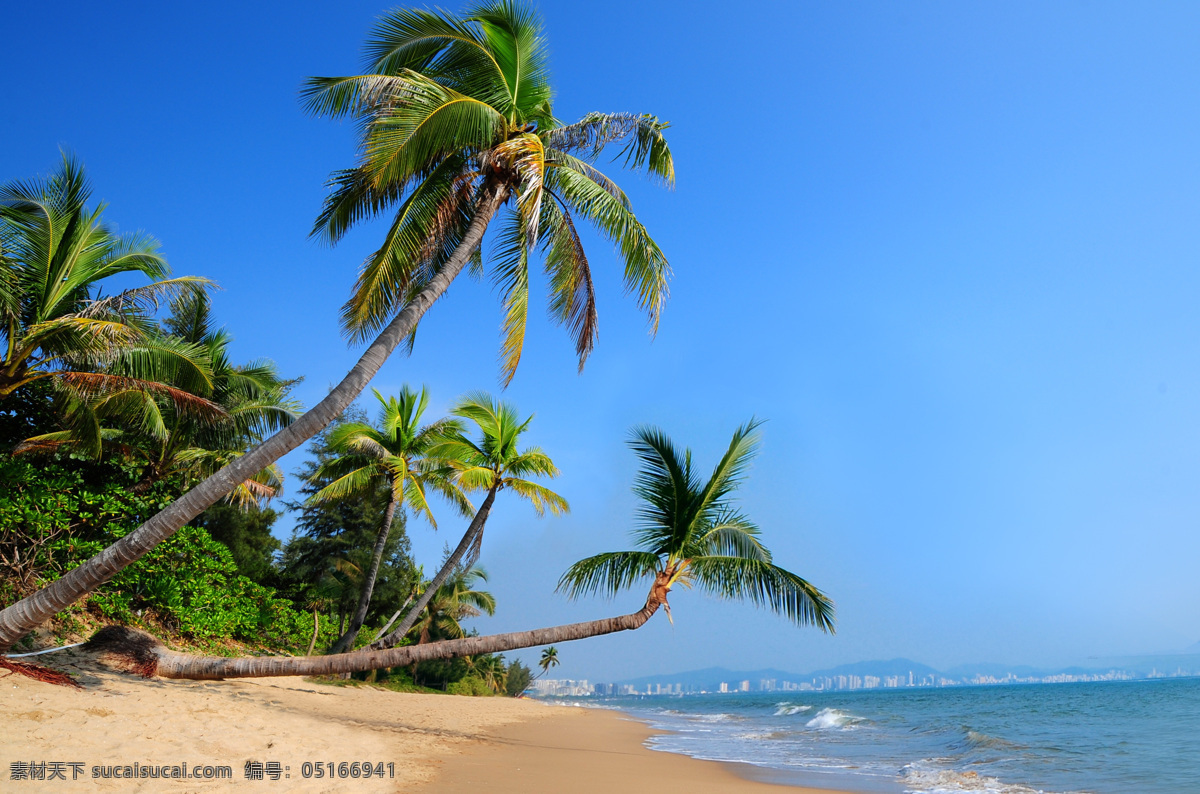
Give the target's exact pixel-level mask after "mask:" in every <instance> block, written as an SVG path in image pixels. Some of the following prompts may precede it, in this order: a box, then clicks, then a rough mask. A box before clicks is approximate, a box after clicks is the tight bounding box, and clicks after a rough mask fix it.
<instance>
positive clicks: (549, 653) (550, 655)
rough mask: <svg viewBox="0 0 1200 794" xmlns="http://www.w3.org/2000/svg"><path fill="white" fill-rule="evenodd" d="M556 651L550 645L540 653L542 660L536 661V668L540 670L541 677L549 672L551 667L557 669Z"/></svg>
mask: <svg viewBox="0 0 1200 794" xmlns="http://www.w3.org/2000/svg"><path fill="white" fill-rule="evenodd" d="M558 664H559V662H558V649H557V648H555V647H554V646H553V645H551V646H550V647H549V648H547V649H546V650H544V651H542V658H541V659H539V660H538V667H540V668H542V675H545V674H546V673H548V672H550V668H551V667H558Z"/></svg>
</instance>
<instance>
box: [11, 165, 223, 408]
mask: <svg viewBox="0 0 1200 794" xmlns="http://www.w3.org/2000/svg"><path fill="white" fill-rule="evenodd" d="M90 197H91V187H90V185H89V184H88V181H87V177H86V176H85V175H84V172H83V167H82V166H81V165H80V164H79V162H78V161H77V160H76V159H75V158H74V157H72V156H70V155H68V154H65V153H64V154H63V161H62V164H61V166H60V167H59V169H58V170H57V171H56V172H55V173H54V174H52V175H51V176H49V177H48V178H45V179H40V180H32V181H15V182H9V183H7V184H4V185H2V186H0V401H3V400H4V399H5V398H7V397H9V396H10V395H12V394H13V393H14V392H15V391H16V390H17V389H19V388H21V387H22V386H25V385H27V384H30V383H34V382H36V381H40V380H44V379H50V380H51V381H52V382H54V383H55V384H56V385H58V386H59V387H69V388H71V389H73V390H78V391H82V392H85V393H94V392H97V391H107V390H109V389H112V388H128V387H129V386H131V385H132V386H134V387H136V388H138V389H141V390H143V391H147V392H152V393H155V394H159V395H165V396H168V397H170V398H171V399H173V400H175V401H176V402H178V403H180V404H182V405H185V406H186V405H192V404H195V403H196V402H197V401H196V400H194V399H193V397H192V394H191V393H190V392H193V391H195V387H197V386H200V387H204V386H206V385H208V384H209V382H210V377H211V372H210V371H209V369H208V368H207V366H206V365H205V362H203V361H202V360H201V359H202V357H201V356H200V351H198V350H197V348H196V347H195V346H194V345H190V344H187V343H185V342H183V341H182V340H175V339H169V338H164V337H162V336H159V335H156V334H153V333H148V330H149V329H150V328H152V327H153V320H152V318H151V316H150V315H151V313H152V312H153V311H154V310H155V309H157V308H158V306H159V303H160V301H162V300H163V299H164V298H169V297H172V296H177V295H179V294H180V293H182V292H188V291H200V290H202V289H203V288H204V286H205V285H207V284H208V283H209V282H208V281H207V280H205V279H201V278H195V277H191V276H183V277H178V278H166V276H167V274H168V273H169V272H170V268H169V267H168V266H167V263H166V260H164V259H163V258H162V256H161V255H159V253H158V244H157V243H156V242H155V241H154V240H153V238H150V237H148V236H146V235H143V234H126V235H119V234H117V233H116V232H114V231H113V229H112V228H111V227H110V226H109V225H108V224H106V223H105V222H104V220H103V213H104V209H105V206H104V205H103V204H99V205H97V206H95V207H92V208H89V207H88V200H89V198H90ZM134 272H136V273H142V274H143V275H145V276H147V277H149V278H151V279H157V280H156V281H153V282H152V283H150V284H148V285H146V286H142V287H134V288H132V289H128V290H125V291H124V292H120V293H118V294H116V295H112V296H109V297H102V296H101V295H100V293H99V289H100V282H102V281H103V280H104V279H107V278H109V277H110V276H115V275H117V274H120V273H134ZM167 379H173V380H175V381H179V380H181V379H183V380H185V381H186V383H185V384H184V385H183V387H182V388H177V387H172V386H169V385H167V384H166V383H165V382H164V381H165V380H167Z"/></svg>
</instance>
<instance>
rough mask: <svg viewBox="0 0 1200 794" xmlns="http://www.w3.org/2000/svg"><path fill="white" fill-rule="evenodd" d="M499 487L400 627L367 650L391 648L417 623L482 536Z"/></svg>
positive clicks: (483, 506)
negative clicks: (427, 605)
mask: <svg viewBox="0 0 1200 794" xmlns="http://www.w3.org/2000/svg"><path fill="white" fill-rule="evenodd" d="M499 487H500V486H499V483H496V484H493V485H492V487H491V488H490V489H489V490H488V495H487V497H486V498H485V499H484V500H483V504H481V505H480V506H479V510H477V511H476V512H475V517H474V518H472V519H471V525H470V526H469V527H467V531H466V532H465V533H463V536H462V540H460V541H459V542H458V548H456V549H455V550H454V552H453V553H452V554H451V555H450V557H449V558H447V560H446V562H445V564H444V565H442V569H441V570H440V571H438V572H437V576H435V577H433V581H431V582H430V583H429V586H428V587H426V588H425V592H424V593H421V597H420V598H418V599H417V600H416V603H414V604H413V605H412V607H411V608H410V609H409V610H408V614H407V615H405V616H404V619H403V620H401V621H400V625H399V626H397V627H396V629H395V630H394V631H393V632H392V633H391V634H389V635H387V636H386V637H384V638H383V639H381V640H376V641H375V642H372V643H371V644H370V645H368V646H367V649H368V650H383V649H385V648H392V647H395V645H396V644H397V643H399V642H400V640H402V639H404V635H405V634H408V630H409V629H411V628H412V627H413V624H414V623H416V622H417V618H418V617H420V616H421V610H423V609H424V608H425V606H426V604H428V603H429V601H430V600H431V599H432V598H433V596H434V594H436V593H437V591H438V588H439V587H441V586H442V585H443V584H445V582H446V580H447V579H449V578H450V574H452V573H454V572H455V571H456V570H458V566H459V565H460V564H462V560H463V557H465V556H466V554H467V552H468V551H469V550H470V549H472V548H473V547H474V546H475V544H476V541H477V539H478V538H479V536H480V535H482V534H483V527H484V525H485V524H487V519H488V514H490V513H491V512H492V502H494V501H496V490H497V489H498V488H499Z"/></svg>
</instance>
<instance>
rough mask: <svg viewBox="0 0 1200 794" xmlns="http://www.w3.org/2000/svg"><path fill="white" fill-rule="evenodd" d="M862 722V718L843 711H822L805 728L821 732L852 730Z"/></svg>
mask: <svg viewBox="0 0 1200 794" xmlns="http://www.w3.org/2000/svg"><path fill="white" fill-rule="evenodd" d="M860 722H862V719H861V718H859V717H855V716H854V715H853V714H850V713H848V712H845V711H842V710H841V709H821V710H820V711H818V712H817V716H815V717H813V718H812V719H811V720H809V721H808V722H807V723H805V727H806V728H812V729H813V730H817V731H821V730H829V729H831V728H850V727H853V726H854V725H856V724H857V723H860Z"/></svg>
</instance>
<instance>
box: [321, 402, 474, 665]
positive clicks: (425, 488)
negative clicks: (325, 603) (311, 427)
mask: <svg viewBox="0 0 1200 794" xmlns="http://www.w3.org/2000/svg"><path fill="white" fill-rule="evenodd" d="M375 399H377V400H378V401H379V404H380V411H379V424H378V426H375V427H372V426H371V425H369V424H366V423H364V422H347V423H346V424H344V425H341V426H340V427H338V428H336V429H335V430H334V431H333V432H332V433H330V435H329V446H330V447H331V449H332V450H333V452H334V453H335V454H336V457H334V458H331V459H329V460H327V461H325V462H324V463H323V464H322V465H321V466H320V467H319V468H318V469H317V471H316V472H315V474H314V476H315V477H317V478H319V479H320V480H322V481H324V480H330V479H331V480H332V481H331V482H330V483H329V484H328V485H326V486H325V487H324V488H322V489H321V490H319V491H317V492H316V493H315V494H313V495H312V496H311V497H309V498H310V500H311V501H313V502H328V501H337V500H339V499H342V498H344V497H346V496H348V495H350V494H355V493H364V492H366V493H372V492H375V491H377V490H381V489H382V488H386V490H387V493H388V503H387V507H386V509H385V510H384V513H383V522H382V524H381V525H380V527H379V534H378V535H377V536H376V539H375V546H374V549H373V551H372V557H371V565H370V568H369V569H368V570H367V576H366V579H365V580H364V582H363V587H362V593H361V594H360V596H359V600H358V606H357V608H356V609H355V611H354V617H353V618H352V619H351V621H350V626H349V628H347V629H346V633H345V634H343V635H342V636H341V638H339V639H338V641H337V642H336V643H335V644H334V646H333V648H331V649H330V652H331V653H340V652H342V651H344V650H346V649H347V648H353V647H354V641H355V639H356V638H357V637H358V632H359V629H361V628H362V624H363V621H365V620H366V618H367V610H368V608H369V607H370V605H371V593H372V592H373V590H374V588H375V577H376V576H377V575H378V573H379V564H380V561H381V560H382V559H383V551H384V548H385V547H386V546H387V539H388V534H389V532H390V531H391V528H392V519H393V518H394V516H395V515H396V510H397V509H398V508H399V507H400V506H401V505H405V504H406V505H408V507H409V508H410V509H411V510H412V511H413V512H414V513H415V514H417V515H422V516H424V517H425V518H426V519H427V520H428V521H429V524H430V525H431V526H432V527H433V528H434V529H437V521H436V520H434V517H433V511H432V510H431V509H430V506H429V499H428V493H429V491H431V490H432V491H435V492H437V493H440V494H441V495H442V496H444V497H446V498H447V499H448V500H449V501H450V502H451V503H452V504H454V505H455V506H457V507H458V509H459V510H460V511H461V512H462V514H463V515H465V516H469V515H471V513H472V512H473V510H474V508H473V506H472V505H471V503H470V501H468V500H467V498H466V496H465V495H464V494H463V492H462V489H461V488H459V487H458V485H457V484H456V483H455V482H454V480H453V478H452V477H451V470H450V469H449V467H448V466H446V465H445V464H443V463H442V462H441V461H439V460H437V459H436V458H434V457H431V456H430V450H431V449H433V448H434V447H435V446H436V445H437V444H438V443H439V442H440V441H442V439H443V438H444V437H445V436H446V435H447V434H449V433H455V432H458V431H459V430H460V426H459V423H458V421H457V420H454V419H441V420H438V421H436V422H433V423H431V424H428V425H422V424H421V417H422V416H423V415H424V413H425V408H426V407H427V406H428V404H429V394H428V392H426V391H425V389H424V388H422V389H421V390H420V391H419V392H414V391H413V390H412V389H410V388H409V387H408V386H404V387H403V388H402V389H401V390H400V395H399V396H398V397H384V396H383V395H382V394H380V393H379V392H378V390H376V391H375Z"/></svg>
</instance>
